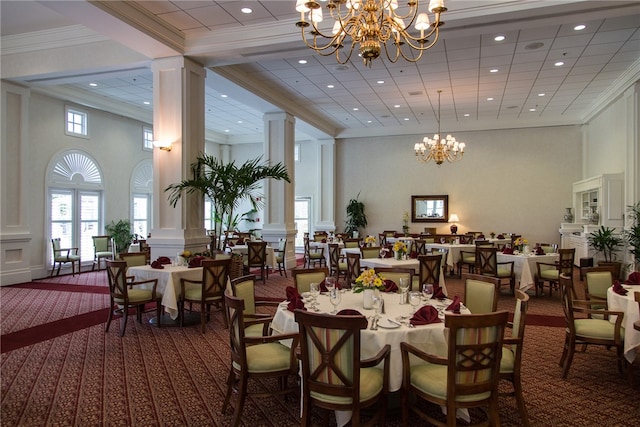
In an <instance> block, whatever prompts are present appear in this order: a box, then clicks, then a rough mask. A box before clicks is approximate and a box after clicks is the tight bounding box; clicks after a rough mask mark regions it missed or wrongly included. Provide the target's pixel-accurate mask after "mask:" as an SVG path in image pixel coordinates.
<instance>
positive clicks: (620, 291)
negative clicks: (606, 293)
mask: <svg viewBox="0 0 640 427" xmlns="http://www.w3.org/2000/svg"><path fill="white" fill-rule="evenodd" d="M613 292H615V293H616V294H618V295H626V294H627V292H629V291H627V290H626V289H625V288H623V287H622V285H621V284H620V281H619V280H616V281H615V282H613Z"/></svg>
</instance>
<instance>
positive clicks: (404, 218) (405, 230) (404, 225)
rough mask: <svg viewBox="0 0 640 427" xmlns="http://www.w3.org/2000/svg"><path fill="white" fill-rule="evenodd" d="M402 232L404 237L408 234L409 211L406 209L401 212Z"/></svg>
mask: <svg viewBox="0 0 640 427" xmlns="http://www.w3.org/2000/svg"><path fill="white" fill-rule="evenodd" d="M402 232H403V233H404V235H405V237H406V236H408V235H409V212H407V211H404V214H402Z"/></svg>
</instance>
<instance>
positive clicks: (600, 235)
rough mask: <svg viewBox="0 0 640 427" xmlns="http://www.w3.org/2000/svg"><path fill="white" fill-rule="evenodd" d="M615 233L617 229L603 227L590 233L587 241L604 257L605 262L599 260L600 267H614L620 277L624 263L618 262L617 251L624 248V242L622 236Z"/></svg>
mask: <svg viewBox="0 0 640 427" xmlns="http://www.w3.org/2000/svg"><path fill="white" fill-rule="evenodd" d="M615 231H616V229H615V228H609V227H605V226H604V225H601V226H600V228H599V229H597V230H596V231H593V232H591V233H589V236H588V237H587V241H588V242H589V246H591V247H592V248H593V249H595V250H596V251H597V252H599V253H602V255H603V256H604V260H598V265H599V266H605V265H611V266H613V267H614V268H615V271H616V273H617V274H616V277H619V276H620V268H621V266H622V263H620V262H619V261H617V257H616V251H618V250H619V249H620V248H621V247H622V245H623V243H624V240H623V239H622V237H620V235H618V234H615Z"/></svg>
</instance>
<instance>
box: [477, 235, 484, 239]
mask: <svg viewBox="0 0 640 427" xmlns="http://www.w3.org/2000/svg"><path fill="white" fill-rule="evenodd" d="M478 239H480V240H484V234H480V235H479V236H478V237H476V240H478Z"/></svg>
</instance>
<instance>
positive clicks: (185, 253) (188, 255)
mask: <svg viewBox="0 0 640 427" xmlns="http://www.w3.org/2000/svg"><path fill="white" fill-rule="evenodd" d="M180 256H181V257H183V258H189V257H190V256H191V251H182V253H181V254H180Z"/></svg>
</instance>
